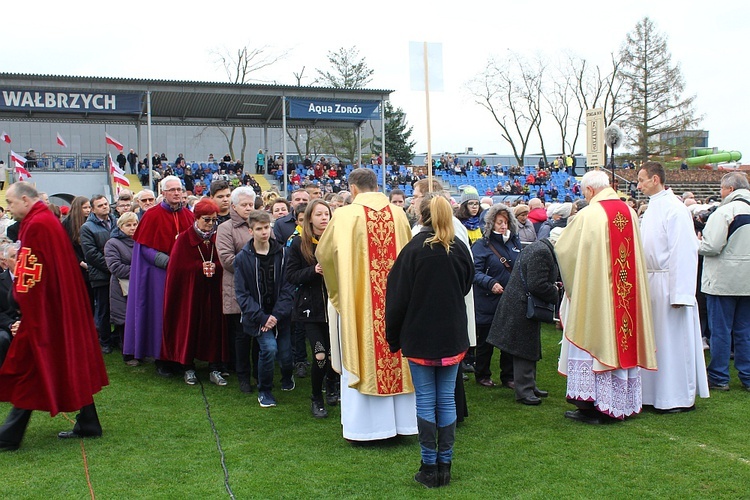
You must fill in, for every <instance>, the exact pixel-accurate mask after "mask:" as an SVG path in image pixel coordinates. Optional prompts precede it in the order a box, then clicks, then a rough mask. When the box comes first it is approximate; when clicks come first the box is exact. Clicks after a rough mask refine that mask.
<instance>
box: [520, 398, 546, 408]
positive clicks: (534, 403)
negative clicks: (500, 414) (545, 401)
mask: <svg viewBox="0 0 750 500" xmlns="http://www.w3.org/2000/svg"><path fill="white" fill-rule="evenodd" d="M516 401H518V402H519V403H522V404H525V405H529V406H537V405H540V404H542V400H541V399H539V398H537V397H535V396H531V397H528V398H521V399H517V400H516Z"/></svg>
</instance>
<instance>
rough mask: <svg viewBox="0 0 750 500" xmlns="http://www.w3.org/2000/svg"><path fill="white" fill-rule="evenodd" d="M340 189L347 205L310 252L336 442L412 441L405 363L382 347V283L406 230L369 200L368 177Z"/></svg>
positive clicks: (383, 205) (386, 208)
mask: <svg viewBox="0 0 750 500" xmlns="http://www.w3.org/2000/svg"><path fill="white" fill-rule="evenodd" d="M348 181H349V187H350V189H351V191H352V196H353V198H354V201H353V202H352V204H351V205H348V206H344V207H340V208H337V209H336V211H335V212H334V214H333V218H332V219H331V221H330V223H329V224H328V227H327V228H326V230H325V232H324V233H323V235H322V236H321V238H320V243H318V247H317V250H316V252H315V257H316V258H317V259H318V262H319V263H320V265H321V267H322V268H323V277H324V278H325V282H326V288H327V289H328V296H329V299H330V302H331V303H332V304H333V306H334V307H335V311H333V310H332V309H333V308H329V310H331V312H332V314H331V315H330V316H329V327H330V331H331V364H332V366H333V367H334V369H336V371H338V372H339V373H341V423H342V426H343V435H344V438H346V439H348V440H351V441H372V440H379V439H386V438H390V437H393V436H396V435H397V434H402V435H414V434H416V433H417V412H416V398H415V395H414V386H413V384H412V381H411V374H410V371H409V365H408V361H407V359H406V358H405V357H403V356H401V352H400V351H399V352H398V353H395V354H394V353H391V352H390V349H389V347H388V343H387V342H386V339H385V290H386V280H387V278H388V273H389V272H390V270H391V267H393V263H394V262H395V261H396V256H397V255H398V253H399V252H400V251H401V249H402V248H403V247H404V246H405V245H406V243H408V242H409V240H410V239H411V231H410V228H409V222H408V220H407V218H406V213H405V212H404V210H403V209H402V208H400V207H397V206H396V205H391V204H390V203H389V202H388V198H387V197H386V196H385V195H384V194H383V193H379V192H377V189H378V181H377V176H376V175H375V172H374V171H372V170H369V169H365V168H358V169H355V170H353V171H352V173H351V174H350V175H349V179H348ZM336 311H338V315H337V314H336ZM337 316H338V317H337Z"/></svg>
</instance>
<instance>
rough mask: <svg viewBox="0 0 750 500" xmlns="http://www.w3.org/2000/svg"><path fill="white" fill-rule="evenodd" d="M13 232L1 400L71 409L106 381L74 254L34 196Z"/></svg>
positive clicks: (54, 411) (55, 409) (82, 403)
mask: <svg viewBox="0 0 750 500" xmlns="http://www.w3.org/2000/svg"><path fill="white" fill-rule="evenodd" d="M18 239H19V242H20V244H21V248H20V250H19V251H18V258H17V264H16V269H15V276H16V278H15V281H14V283H13V295H14V297H15V299H16V302H18V305H19V308H20V310H21V317H22V319H21V326H20V327H19V329H18V333H17V334H16V336H15V337H14V339H13V342H12V343H11V345H10V349H9V350H8V355H7V358H6V359H5V363H3V366H2V369H0V401H8V402H10V403H12V404H13V406H15V407H16V408H21V409H24V410H41V411H49V412H50V413H51V414H52V416H54V415H56V414H57V413H59V412H73V411H78V410H80V409H81V408H83V407H84V406H86V405H89V404H91V403H92V402H93V401H94V398H93V395H94V394H96V393H97V392H99V391H100V390H101V388H102V387H104V386H105V385H107V384H108V383H109V382H108V380H107V371H106V368H105V366H104V360H103V359H102V352H101V348H100V347H99V340H98V337H97V332H96V327H95V326H94V318H93V314H92V312H91V306H90V304H89V296H88V293H87V292H86V287H85V285H84V282H83V277H82V276H81V272H80V271H79V266H78V260H77V259H76V256H75V253H74V251H73V246H72V245H71V244H70V239H68V236H67V235H66V234H65V230H64V229H63V227H62V224H60V221H59V220H58V219H57V218H56V217H55V215H54V214H53V213H52V211H51V210H49V208H47V206H46V205H45V204H44V203H42V202H41V201H40V202H38V203H36V204H35V205H34V206H33V207H32V208H31V210H30V211H29V213H28V214H27V215H26V217H24V219H23V221H21V227H20V231H19V235H18Z"/></svg>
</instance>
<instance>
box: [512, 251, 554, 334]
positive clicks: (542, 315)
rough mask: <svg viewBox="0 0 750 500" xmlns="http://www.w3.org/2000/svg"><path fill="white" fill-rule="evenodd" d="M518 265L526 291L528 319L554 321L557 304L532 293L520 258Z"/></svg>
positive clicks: (544, 321) (543, 321) (545, 321)
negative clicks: (524, 275)
mask: <svg viewBox="0 0 750 500" xmlns="http://www.w3.org/2000/svg"><path fill="white" fill-rule="evenodd" d="M516 265H517V266H518V272H519V274H520V275H521V281H522V282H523V289H524V290H525V291H526V319H531V320H534V321H541V322H542V323H554V322H555V307H556V306H557V304H555V303H553V302H546V301H544V300H542V299H540V298H539V297H535V296H534V295H532V294H531V292H529V287H528V286H527V285H526V278H524V277H523V268H522V267H521V262H520V259H519V262H518V263H516Z"/></svg>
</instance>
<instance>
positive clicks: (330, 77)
mask: <svg viewBox="0 0 750 500" xmlns="http://www.w3.org/2000/svg"><path fill="white" fill-rule="evenodd" d="M328 63H329V64H330V66H331V69H330V70H327V71H322V70H320V69H318V70H316V71H317V72H318V77H317V78H316V79H315V83H317V84H320V85H325V86H328V87H333V88H337V89H360V88H364V87H365V86H366V85H367V84H368V83H370V81H371V80H372V75H373V73H374V72H375V70H373V69H370V67H368V66H367V61H366V60H365V58H364V57H360V56H359V50H358V49H357V48H356V47H350V48H348V49H347V48H345V47H341V48H339V49H338V51H336V52H332V51H329V52H328ZM323 135H324V137H325V139H323V144H325V146H326V148H330V150H329V151H327V152H328V153H331V154H334V155H335V156H337V157H338V158H339V159H340V160H342V161H345V162H347V161H348V162H352V163H353V162H354V160H355V159H356V157H357V141H356V137H355V135H354V131H353V130H349V129H331V130H326V132H325V133H324V134H323ZM371 142H372V139H363V140H362V147H363V148H364V147H365V146H368V145H369V144H370V143H371ZM360 160H361V158H360Z"/></svg>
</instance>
